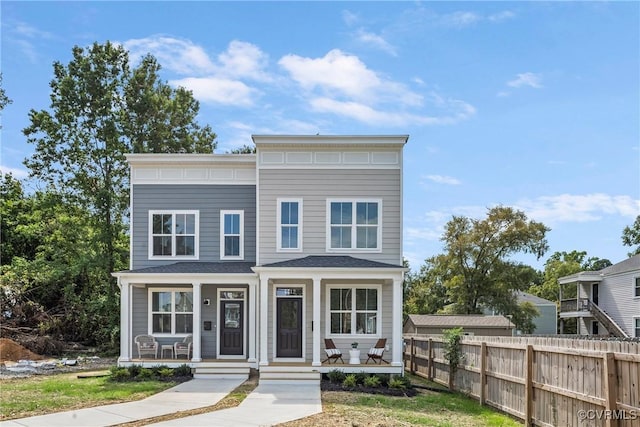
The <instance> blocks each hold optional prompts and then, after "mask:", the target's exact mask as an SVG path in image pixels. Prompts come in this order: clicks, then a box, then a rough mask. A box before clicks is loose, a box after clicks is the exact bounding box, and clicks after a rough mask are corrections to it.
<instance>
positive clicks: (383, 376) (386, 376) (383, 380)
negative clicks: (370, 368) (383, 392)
mask: <svg viewBox="0 0 640 427" xmlns="http://www.w3.org/2000/svg"><path fill="white" fill-rule="evenodd" d="M376 377H378V378H380V385H381V386H387V385H389V379H390V378H391V375H389V374H376Z"/></svg>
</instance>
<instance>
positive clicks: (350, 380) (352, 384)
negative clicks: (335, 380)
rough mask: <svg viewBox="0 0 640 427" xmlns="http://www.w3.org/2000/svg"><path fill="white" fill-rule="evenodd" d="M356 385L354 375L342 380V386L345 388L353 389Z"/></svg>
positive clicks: (356, 381)
mask: <svg viewBox="0 0 640 427" xmlns="http://www.w3.org/2000/svg"><path fill="white" fill-rule="evenodd" d="M357 385H358V379H357V377H356V376H355V374H349V375H347V376H345V377H344V380H342V386H343V387H345V388H350V387H355V386H357Z"/></svg>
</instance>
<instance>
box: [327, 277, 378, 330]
mask: <svg viewBox="0 0 640 427" xmlns="http://www.w3.org/2000/svg"><path fill="white" fill-rule="evenodd" d="M328 292H329V296H328V297H329V302H328V304H327V306H328V309H329V318H330V321H329V322H328V323H329V331H328V332H329V333H330V334H331V335H379V334H380V331H379V328H380V325H381V323H380V313H381V310H380V287H379V286H373V287H363V286H341V285H336V286H335V287H333V286H332V287H329V291H328Z"/></svg>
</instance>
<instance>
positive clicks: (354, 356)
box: [349, 349, 360, 365]
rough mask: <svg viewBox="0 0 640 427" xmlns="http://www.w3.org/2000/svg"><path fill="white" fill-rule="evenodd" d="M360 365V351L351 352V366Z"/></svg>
mask: <svg viewBox="0 0 640 427" xmlns="http://www.w3.org/2000/svg"><path fill="white" fill-rule="evenodd" d="M359 364H360V350H356V349H353V350H349V365H359Z"/></svg>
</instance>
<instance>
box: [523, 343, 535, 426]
mask: <svg viewBox="0 0 640 427" xmlns="http://www.w3.org/2000/svg"><path fill="white" fill-rule="evenodd" d="M525 362H526V367H525V368H526V374H525V385H524V405H525V406H524V425H525V426H526V427H530V426H531V425H533V424H532V423H531V418H532V416H531V415H532V413H533V346H532V345H531V344H529V345H527V350H526V358H525Z"/></svg>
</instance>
